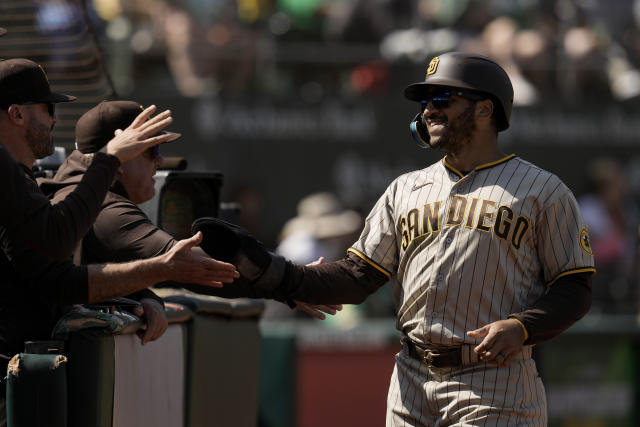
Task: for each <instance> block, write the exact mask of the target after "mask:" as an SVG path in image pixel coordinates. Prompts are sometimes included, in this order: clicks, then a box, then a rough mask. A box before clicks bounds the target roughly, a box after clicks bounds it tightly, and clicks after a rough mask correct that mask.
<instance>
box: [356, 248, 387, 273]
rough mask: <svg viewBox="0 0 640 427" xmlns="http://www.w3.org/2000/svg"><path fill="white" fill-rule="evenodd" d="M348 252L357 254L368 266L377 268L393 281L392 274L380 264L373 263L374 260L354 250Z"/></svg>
mask: <svg viewBox="0 0 640 427" xmlns="http://www.w3.org/2000/svg"><path fill="white" fill-rule="evenodd" d="M347 252H352V253H354V254H356V255H357V256H359V257H360V258H362V259H363V260H364V261H365V262H366V263H367V264H369V265H370V266H371V267H373V268H375V269H376V270H378V271H379V272H380V273H382V274H384V275H385V276H387V279H389V280H391V273H389V272H388V271H387V270H386V269H385V268H383V267H380V266H379V265H378V264H376V263H375V262H373V261H372V260H370V259H369V258H367V257H366V256H365V255H364V254H363V253H361V252H359V251H357V250H355V249H353V248H349V249H347Z"/></svg>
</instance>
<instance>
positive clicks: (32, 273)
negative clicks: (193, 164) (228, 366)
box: [0, 59, 238, 369]
mask: <svg viewBox="0 0 640 427" xmlns="http://www.w3.org/2000/svg"><path fill="white" fill-rule="evenodd" d="M71 99H72V98H71V97H68V96H66V95H60V94H55V93H52V92H51V90H50V88H49V84H48V81H47V77H46V75H45V73H44V70H42V68H41V67H40V66H38V65H37V64H36V63H34V62H32V61H29V60H26V59H11V60H7V61H2V62H0V144H1V145H2V146H4V148H5V149H6V150H7V151H8V152H9V154H10V155H11V156H12V157H13V158H14V159H15V160H16V161H18V162H19V164H20V167H21V169H22V171H21V172H22V175H23V181H19V180H18V182H22V183H23V184H24V185H25V186H26V193H25V197H27V198H36V199H40V198H41V197H42V193H41V192H40V190H39V188H38V186H37V183H36V182H35V179H34V177H33V174H32V173H31V166H32V164H33V162H34V160H35V159H36V158H39V157H42V156H46V155H47V154H49V153H50V152H51V150H52V147H51V129H52V128H53V126H54V125H55V123H56V121H57V117H56V116H55V112H54V105H55V103H56V102H65V101H70V100H71ZM153 110H154V109H153V108H150V109H148V110H145V111H144V112H143V113H141V114H140V116H138V117H137V118H136V119H135V120H134V122H133V123H132V124H131V126H130V127H128V128H127V129H125V130H124V131H122V132H121V133H119V134H118V135H117V137H116V138H118V137H119V138H125V139H126V138H132V139H134V140H140V141H145V140H146V141H151V142H149V145H153V144H154V143H159V142H162V141H164V140H167V139H170V138H171V135H157V134H158V132H159V131H160V130H162V129H163V128H164V127H166V126H167V125H168V124H169V123H170V122H171V118H170V112H165V113H162V114H160V115H158V116H156V117H154V118H152V119H149V120H147V119H148V118H149V116H150V115H151V114H152V113H153ZM154 135H156V136H154ZM111 157H112V156H111ZM111 161H112V162H115V163H119V160H118V159H115V158H114V159H112V160H111ZM116 167H117V166H116ZM1 224H2V226H0V246H1V247H2V250H3V251H2V254H0V275H1V276H0V277H1V280H0V355H2V357H1V359H5V360H0V362H4V363H0V365H4V364H6V361H7V360H8V359H9V358H10V357H11V356H12V355H13V354H15V353H17V352H20V351H22V346H23V342H24V341H25V340H38V339H47V338H48V337H49V335H50V333H51V329H52V327H53V325H54V324H55V321H56V320H57V318H58V317H59V315H60V314H61V311H60V310H61V308H62V307H63V306H66V305H69V304H75V303H84V302H98V301H104V300H107V299H110V298H114V297H118V296H123V295H128V294H131V293H133V292H136V291H141V290H143V289H145V288H147V287H148V286H150V285H153V284H155V283H158V282H162V281H166V280H173V281H180V282H182V281H186V282H189V283H200V284H202V285H205V286H216V287H218V286H222V283H223V282H224V283H230V282H232V281H233V279H234V278H235V277H237V275H238V274H237V272H236V271H235V268H234V267H233V266H232V265H230V264H227V263H221V262H217V261H215V260H213V259H210V258H208V257H200V256H198V255H197V254H194V253H193V252H192V251H191V248H192V247H193V246H195V245H197V244H198V243H199V241H200V236H199V235H196V236H194V237H192V238H191V239H186V240H183V241H181V242H178V244H176V245H175V246H174V247H173V248H172V249H171V250H170V251H168V252H167V253H165V254H162V255H161V256H158V257H154V258H151V259H146V260H140V261H134V262H128V263H122V264H96V265H88V266H74V265H73V263H72V262H71V261H70V260H69V261H52V260H51V259H49V258H44V257H42V256H41V255H40V254H39V253H37V252H35V251H34V250H33V249H32V246H34V245H33V244H28V242H26V241H25V240H26V239H29V238H31V237H33V236H29V237H27V238H26V239H25V236H24V235H23V234H22V229H21V228H20V227H11V226H9V227H7V226H6V223H5V222H4V221H3V222H2V223H1ZM75 233H76V235H77V234H80V235H82V234H81V233H78V230H76V232H75ZM66 255H67V256H69V255H70V253H67V254H66ZM0 369H1V367H0Z"/></svg>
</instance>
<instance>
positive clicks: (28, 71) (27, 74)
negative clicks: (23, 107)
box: [0, 58, 76, 109]
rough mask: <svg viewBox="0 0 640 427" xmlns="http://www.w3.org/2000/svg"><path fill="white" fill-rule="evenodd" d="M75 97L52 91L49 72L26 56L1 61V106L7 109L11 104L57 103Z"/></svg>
mask: <svg viewBox="0 0 640 427" xmlns="http://www.w3.org/2000/svg"><path fill="white" fill-rule="evenodd" d="M75 99H76V97H75V96H71V95H63V94H60V93H54V92H51V87H50V86H49V79H48V78H47V74H46V73H45V72H44V69H42V67H41V66H40V65H38V64H36V63H35V62H33V61H31V60H29V59H24V58H15V59H7V60H4V61H0V108H2V109H7V108H9V106H10V105H11V104H26V103H40V102H42V103H53V104H55V103H58V102H69V101H75Z"/></svg>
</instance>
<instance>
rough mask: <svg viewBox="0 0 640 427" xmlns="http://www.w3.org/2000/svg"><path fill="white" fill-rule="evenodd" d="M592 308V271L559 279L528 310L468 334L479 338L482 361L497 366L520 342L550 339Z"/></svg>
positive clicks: (507, 359)
mask: <svg viewBox="0 0 640 427" xmlns="http://www.w3.org/2000/svg"><path fill="white" fill-rule="evenodd" d="M590 307H591V273H576V274H570V275H567V276H563V277H561V278H559V279H558V280H557V281H556V282H555V283H554V284H553V285H551V286H550V287H549V289H547V292H546V293H545V294H544V295H543V296H542V297H541V298H540V299H539V300H538V301H537V302H536V303H535V304H534V305H533V306H532V307H531V308H529V309H527V310H524V311H522V312H519V313H513V314H510V315H509V316H508V319H503V320H499V321H497V322H493V323H489V324H488V325H485V326H483V327H482V328H479V329H476V330H475V331H469V332H467V334H468V335H469V336H470V337H472V338H482V339H483V340H482V342H481V343H480V344H479V345H478V346H476V347H475V349H474V351H475V352H476V353H478V354H481V355H483V358H484V360H487V361H491V360H494V359H495V358H496V357H497V356H498V355H502V358H498V359H495V360H496V361H497V362H498V364H500V365H508V364H509V363H511V361H512V360H513V358H514V357H515V355H516V354H517V353H518V351H520V348H522V346H523V345H530V344H536V343H539V342H542V341H546V340H549V339H551V338H553V337H555V336H557V335H559V334H561V333H562V332H564V331H565V330H567V329H568V328H569V327H570V326H571V325H573V324H574V323H575V322H577V321H578V320H580V319H581V318H582V317H583V316H584V315H585V314H586V313H587V312H588V311H589V308H590Z"/></svg>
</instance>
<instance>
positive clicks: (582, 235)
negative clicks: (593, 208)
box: [578, 228, 593, 256]
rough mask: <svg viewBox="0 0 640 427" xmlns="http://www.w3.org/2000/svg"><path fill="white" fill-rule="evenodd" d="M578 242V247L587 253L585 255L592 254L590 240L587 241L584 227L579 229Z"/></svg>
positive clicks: (587, 235) (587, 236) (586, 232)
mask: <svg viewBox="0 0 640 427" xmlns="http://www.w3.org/2000/svg"><path fill="white" fill-rule="evenodd" d="M578 243H580V247H581V248H582V250H583V251H585V252H586V253H587V255H590V256H593V249H591V242H590V241H589V234H588V230H587V229H586V228H583V229H582V230H580V236H579V237H578Z"/></svg>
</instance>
